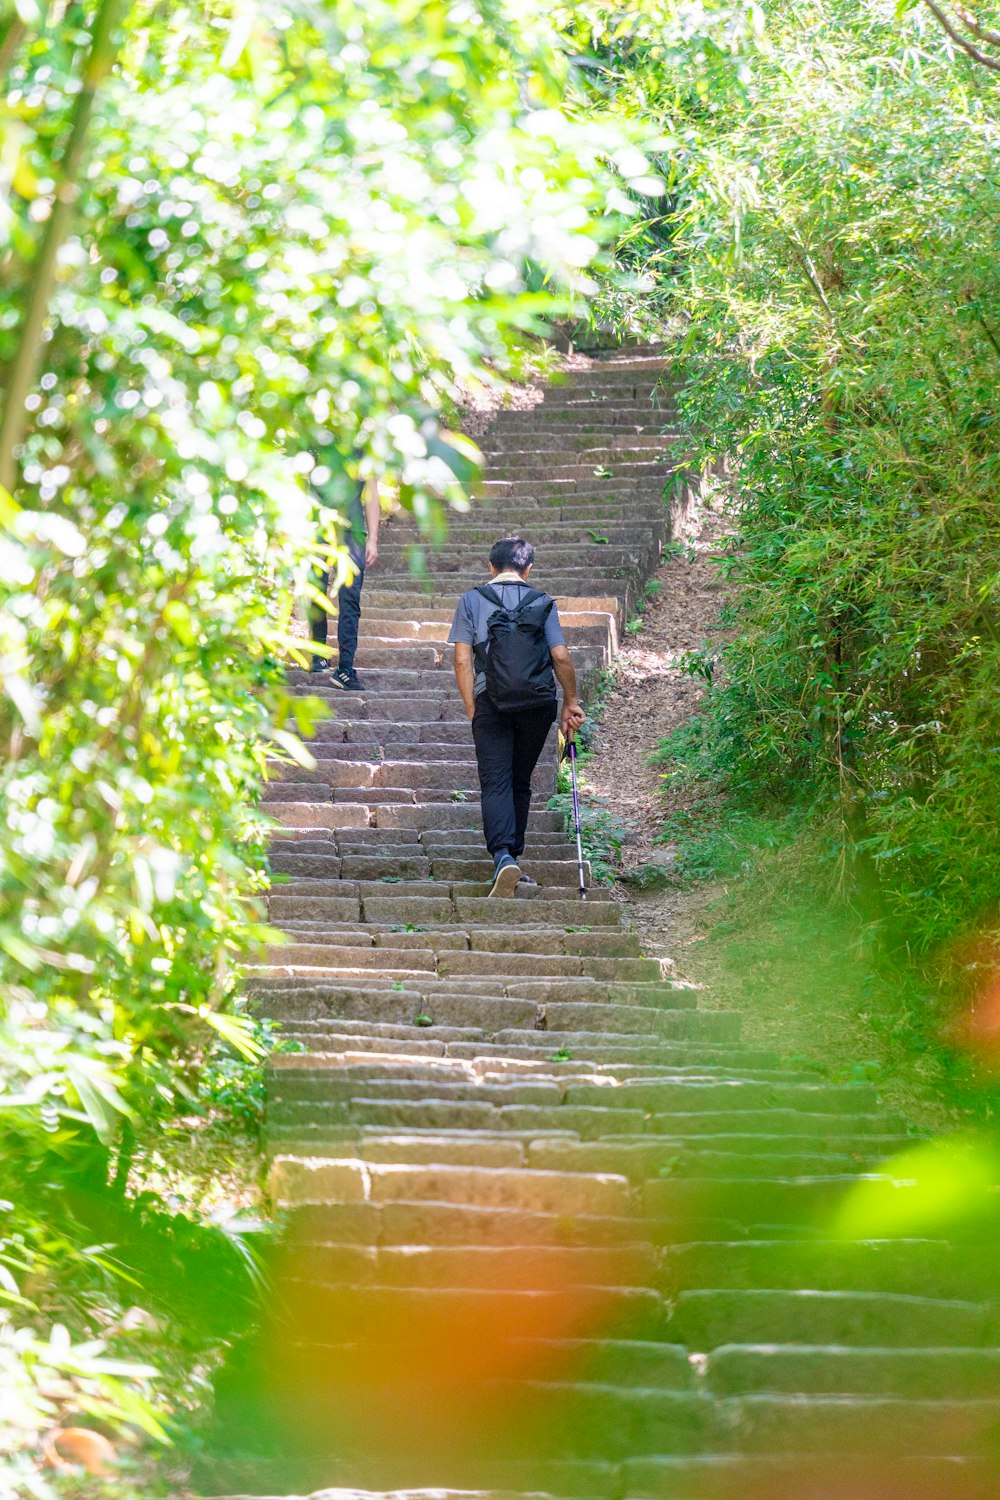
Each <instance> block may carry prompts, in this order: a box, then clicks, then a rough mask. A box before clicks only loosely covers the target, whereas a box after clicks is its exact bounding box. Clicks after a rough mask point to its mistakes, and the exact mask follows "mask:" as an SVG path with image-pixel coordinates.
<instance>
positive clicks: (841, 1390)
mask: <svg viewBox="0 0 1000 1500" xmlns="http://www.w3.org/2000/svg"><path fill="white" fill-rule="evenodd" d="M705 1373H706V1380H707V1384H708V1387H709V1389H710V1390H711V1391H712V1392H713V1394H715V1395H718V1396H737V1395H744V1394H751V1393H753V1394H764V1393H771V1394H773V1393H776V1392H786V1393H788V1394H796V1393H808V1394H811V1395H816V1394H827V1395H831V1396H834V1395H866V1396H887V1397H895V1398H897V1399H902V1398H905V1399H907V1400H917V1401H921V1400H936V1401H942V1400H948V1399H956V1398H957V1399H959V1400H967V1399H973V1400H975V1399H983V1400H991V1401H996V1400H997V1399H998V1396H1000V1349H995V1348H994V1349H977V1348H972V1349H845V1348H842V1347H841V1346H840V1345H837V1344H825V1345H818V1346H813V1347H804V1346H802V1345H796V1344H731V1345H729V1346H728V1347H724V1348H721V1349H716V1350H714V1351H713V1353H712V1354H711V1355H710V1356H709V1358H708V1360H707V1363H706V1367H705Z"/></svg>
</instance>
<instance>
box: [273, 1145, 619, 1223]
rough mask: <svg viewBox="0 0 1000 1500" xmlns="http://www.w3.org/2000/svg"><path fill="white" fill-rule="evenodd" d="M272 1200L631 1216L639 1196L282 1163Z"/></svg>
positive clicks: (516, 1180)
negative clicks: (449, 1205) (446, 1205)
mask: <svg viewBox="0 0 1000 1500" xmlns="http://www.w3.org/2000/svg"><path fill="white" fill-rule="evenodd" d="M271 1192H272V1194H273V1196H274V1198H275V1200H276V1201H277V1202H279V1203H282V1204H289V1203H316V1202H330V1201H336V1202H344V1203H398V1202H434V1203H454V1204H458V1205H463V1204H466V1203H475V1204H477V1205H478V1206H479V1207H493V1208H505V1209H512V1208H515V1209H516V1208H523V1209H529V1210H531V1211H532V1212H537V1213H546V1214H562V1213H566V1214H591V1215H598V1216H601V1215H608V1216H610V1217H621V1216H627V1215H628V1214H629V1212H630V1210H631V1207H632V1190H631V1187H630V1185H629V1183H628V1182H627V1180H626V1179H625V1178H624V1177H615V1176H612V1175H610V1174H596V1173H595V1174H593V1175H591V1176H586V1175H583V1174H580V1173H564V1172H530V1171H518V1172H509V1171H506V1170H504V1169H503V1168H485V1167H445V1166H434V1167H428V1166H415V1167H414V1166H405V1165H399V1164H397V1163H390V1164H384V1163H370V1162H364V1161H336V1160H333V1161H331V1160H318V1159H313V1160H308V1161H302V1160H300V1159H298V1158H295V1157H278V1158H277V1159H276V1160H275V1162H274V1164H273V1166H272V1169H271Z"/></svg>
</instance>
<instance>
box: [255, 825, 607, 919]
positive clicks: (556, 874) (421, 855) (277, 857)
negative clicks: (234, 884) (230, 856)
mask: <svg viewBox="0 0 1000 1500" xmlns="http://www.w3.org/2000/svg"><path fill="white" fill-rule="evenodd" d="M302 842H303V843H307V842H308V841H306V840H303V841H302ZM416 848H417V851H418V852H413V850H414V846H413V845H404V846H402V849H403V850H406V852H405V853H404V852H402V850H401V851H400V852H399V853H389V852H387V853H386V854H385V855H383V856H381V857H380V856H379V855H377V854H374V853H372V854H363V853H346V852H345V853H344V854H336V853H334V852H332V851H330V850H315V849H312V848H309V847H307V848H304V849H301V850H299V851H297V852H296V851H294V849H288V846H287V845H285V846H283V848H282V850H281V851H280V852H278V851H275V850H273V849H272V853H271V864H272V869H273V870H275V871H276V872H278V873H281V872H282V870H283V869H284V866H283V864H282V863H281V861H282V858H283V856H284V854H285V851H286V849H288V852H289V854H291V855H292V856H293V857H294V858H295V859H296V860H298V861H299V862H300V863H301V862H303V861H304V860H306V859H307V858H308V857H309V855H310V854H315V855H317V856H318V857H319V858H321V859H323V860H331V859H332V860H334V861H336V863H337V864H338V866H339V868H338V871H337V873H336V874H330V875H328V876H327V877H325V878H324V877H322V876H317V877H316V878H315V879H308V878H298V879H296V880H294V881H291V882H286V883H283V884H282V883H279V884H276V885H275V886H274V889H273V894H272V896H271V900H272V901H274V900H275V899H280V901H281V904H282V910H286V911H291V909H292V908H291V906H290V905H289V902H290V898H291V897H292V896H293V895H294V896H301V897H302V898H303V899H304V900H308V899H309V898H310V897H311V896H313V895H331V896H333V895H354V894H359V895H375V894H377V892H376V891H375V889H374V887H375V886H378V887H379V891H380V893H381V894H382V895H384V896H395V895H396V894H397V893H398V894H399V895H400V896H403V895H404V894H406V893H412V894H420V895H431V894H433V892H434V886H435V885H436V886H437V887H438V889H439V890H440V889H442V887H446V888H447V889H448V892H449V894H450V895H452V896H461V895H465V896H486V895H488V893H489V888H490V885H491V884H492V880H493V861H492V860H491V859H490V858H489V856H488V855H487V854H486V853H485V851H483V853H482V857H480V858H473V857H472V856H473V849H472V848H469V849H462V850H460V851H459V852H458V853H457V854H456V856H455V857H454V858H450V857H448V856H447V855H441V854H436V853H432V851H430V850H427V851H423V850H422V849H420V846H416ZM478 852H479V851H476V853H478ZM553 852H555V851H553ZM566 854H567V856H568V855H569V850H568V849H567V850H566ZM519 864H520V867H521V870H522V872H523V873H524V874H526V875H529V876H531V877H532V879H534V880H536V881H537V882H538V890H539V893H540V894H544V893H545V892H546V891H547V890H548V889H550V888H551V887H553V886H554V887H557V888H560V889H561V888H562V887H565V886H571V887H573V888H574V889H575V888H576V887H577V885H578V881H579V865H578V864H577V861H576V858H575V857H573V858H569V857H567V858H565V859H545V858H540V859H532V858H530V857H525V856H522V857H521V859H520V861H519ZM289 873H291V872H289ZM584 874H585V875H589V865H588V864H587V862H586V861H585V862H584ZM414 881H415V882H417V886H418V887H419V889H416V888H413V887H412V886H411V882H414ZM589 884H590V882H589V879H588V886H589ZM310 886H316V887H323V888H324V889H316V890H315V891H311V890H310V889H308V888H309V887H310ZM326 887H329V890H326V889H325V888H326ZM362 887H363V888H364V889H363V890H362ZM484 887H485V889H484ZM352 888H353V889H352ZM606 896H607V893H606V892H605V891H604V890H602V889H601V888H600V887H595V888H593V890H592V891H591V892H590V893H589V894H588V896H587V900H588V901H589V902H600V901H602V900H604V899H606ZM518 899H522V898H521V897H518ZM523 899H529V898H528V897H527V896H526V897H524V898H523ZM530 899H537V897H530Z"/></svg>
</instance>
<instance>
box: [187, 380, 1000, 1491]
mask: <svg viewBox="0 0 1000 1500" xmlns="http://www.w3.org/2000/svg"><path fill="white" fill-rule="evenodd" d="M672 420H673V418H672V413H671V408H670V400H669V394H668V393H667V390H666V386H665V384H664V372H663V368H662V364H661V361H660V359H659V358H658V357H657V356H656V355H655V354H654V353H651V352H639V353H626V354H615V355H612V356H608V357H603V358H596V359H593V360H591V361H587V362H585V361H579V360H577V361H575V362H573V364H572V365H571V366H569V367H568V368H567V370H566V371H565V373H564V374H563V376H562V378H561V379H560V380H559V381H558V383H554V384H553V385H552V386H551V387H550V388H548V389H547V390H546V391H545V394H544V399H543V400H542V401H541V403H540V404H539V405H537V406H535V407H533V408H531V409H529V410H526V411H516V412H515V411H511V412H504V413H502V414H500V415H499V416H498V417H497V418H496V419H495V421H494V423H493V425H492V427H491V430H490V433H489V435H488V438H487V441H486V445H485V447H486V452H487V457H488V466H487V470H486V477H485V482H484V486H483V490H484V494H483V498H482V501H481V503H479V504H478V505H477V506H476V507H475V508H474V509H473V510H472V512H471V513H470V514H468V515H467V516H464V517H456V518H453V519H452V523H451V530H450V534H449V539H448V542H447V545H446V546H445V547H444V548H443V549H441V550H439V551H437V552H433V551H427V553H426V576H425V579H424V581H423V582H422V583H416V584H415V583H414V581H413V578H412V575H411V572H410V558H411V555H412V553H411V549H412V548H413V547H414V546H415V545H417V543H418V538H417V536H416V533H415V531H414V530H413V528H412V523H411V522H409V521H408V520H406V519H400V518H396V519H394V520H393V521H392V522H391V523H390V524H389V525H388V527H387V530H386V535H385V537H384V544H383V548H382V557H381V560H380V563H379V567H378V571H377V572H376V571H374V570H373V572H372V574H371V576H370V578H369V581H368V583H367V584H366V588H365V595H364V606H365V607H364V614H363V618H362V645H361V651H360V654H359V659H358V670H359V673H360V675H361V676H362V678H363V680H364V681H365V683H366V685H367V688H368V690H367V691H366V692H365V693H364V694H363V695H357V696H354V695H351V696H347V695H343V694H340V693H332V692H331V694H330V696H331V698H334V699H335V700H336V701H335V702H334V705H333V706H334V709H335V712H336V717H335V718H333V719H332V720H331V721H329V722H328V723H325V724H324V725H322V726H321V728H320V730H319V732H318V734H317V737H316V741H315V744H314V750H315V753H316V756H317V766H316V770H315V771H314V772H312V773H309V774H308V775H307V774H306V773H303V772H301V771H299V770H297V769H296V770H294V771H293V772H291V773H290V775H291V776H293V777H294V778H295V779H288V780H284V781H280V782H276V783H273V784H272V785H271V787H270V790H269V797H270V798H271V802H270V811H271V812H272V813H273V814H275V815H276V817H277V818H278V819H279V820H280V821H281V822H282V823H283V824H284V831H283V833H282V834H281V835H280V836H278V837H277V838H276V839H275V841H274V848H273V865H274V869H275V870H276V871H277V872H279V873H281V874H283V875H285V876H286V877H288V880H287V883H285V884H280V885H277V886H276V887H275V889H274V893H273V895H272V897H271V911H272V920H273V921H274V922H275V923H276V924H277V925H279V926H281V927H283V928H284V930H285V931H286V933H287V934H288V936H289V939H290V941H289V944H288V945H287V946H285V947H283V948H280V949H277V950H275V951H274V952H273V953H272V954H271V955H269V961H268V962H267V964H266V965H263V966H262V967H261V968H259V969H257V970H256V971H254V972H253V974H252V979H251V983H252V988H253V991H254V993H255V995H256V997H257V1001H258V1004H259V1008H260V1010H261V1012H262V1013H264V1014H266V1015H268V1016H271V1017H273V1018H275V1019H276V1020H279V1021H281V1023H282V1025H283V1027H284V1029H285V1034H286V1035H288V1036H290V1037H293V1038H295V1039H297V1040H298V1041H300V1042H301V1043H302V1044H303V1046H304V1049H305V1050H303V1051H302V1052H301V1053H290V1054H283V1055H279V1056H277V1057H275V1058H274V1060H273V1061H272V1063H271V1065H270V1073H269V1083H268V1106H267V1115H268V1118H267V1138H268V1146H269V1151H270V1152H271V1154H272V1156H273V1168H272V1182H273V1187H274V1193H275V1196H276V1199H277V1201H278V1203H279V1204H280V1205H281V1208H282V1210H283V1213H284V1216H285V1227H284V1230H283V1234H282V1237H281V1242H280V1246H279V1249H278V1252H277V1258H276V1263H275V1264H274V1266H273V1267H272V1268H271V1273H272V1288H271V1293H270V1296H269V1300H268V1305H267V1310H266V1313H265V1318H264V1324H263V1327H262V1328H260V1329H258V1330H255V1331H254V1332H253V1333H252V1334H250V1335H248V1338H247V1340H246V1343H245V1345H244V1346H243V1347H241V1348H239V1349H237V1350H236V1351H234V1354H233V1356H232V1358H231V1360H230V1362H229V1365H228V1366H227V1368H226V1369H225V1370H224V1371H223V1373H222V1375H221V1377H220V1379H219V1381H218V1382H217V1393H216V1396H217V1402H216V1405H217V1411H216V1425H215V1430H214V1433H213V1437H212V1444H211V1451H210V1452H208V1453H206V1455H205V1457H204V1459H203V1461H202V1462H201V1464H200V1466H199V1472H198V1474H197V1476H196V1479H197V1483H198V1486H199V1489H200V1492H201V1493H202V1494H208V1495H220V1496H221V1495H226V1496H236V1495H239V1496H262V1495H268V1496H284V1495H291V1494H295V1495H306V1494H309V1493H313V1492H317V1491H326V1490H346V1491H350V1492H351V1493H355V1492H364V1493H369V1494H371V1493H379V1494H381V1493H384V1492H388V1491H406V1492H413V1491H418V1490H423V1491H433V1492H434V1493H435V1494H441V1493H451V1492H464V1491H476V1492H485V1493H489V1494H491V1495H494V1496H500V1495H505V1496H515V1495H529V1494H542V1493H545V1494H551V1495H555V1496H564V1497H567V1500H574V1497H591V1496H593V1497H601V1500H626V1497H632V1500H642V1497H647V1500H653V1497H658V1500H793V1497H794V1500H874V1497H875V1496H876V1495H877V1496H878V1500H931V1497H934V1500H952V1497H954V1500H986V1497H987V1496H994V1495H995V1494H996V1493H997V1492H998V1491H997V1489H996V1487H995V1485H994V1478H995V1473H996V1471H995V1469H994V1468H993V1466H992V1462H991V1458H990V1454H991V1449H992V1444H993V1439H994V1434H995V1429H996V1427H997V1424H998V1418H1000V1402H998V1390H1000V1384H998V1382H1000V1350H998V1349H997V1348H996V1347H995V1346H996V1345H997V1343H998V1342H1000V1314H998V1307H997V1302H996V1298H997V1275H996V1268H995V1264H994V1262H995V1259H996V1256H995V1251H994V1249H993V1246H992V1244H991V1243H990V1238H989V1236H988V1235H983V1236H980V1237H979V1238H978V1239H976V1240H975V1242H971V1243H968V1244H965V1245H956V1244H953V1243H950V1242H949V1241H947V1240H946V1239H943V1238H935V1237H934V1236H933V1235H932V1236H929V1237H926V1238H916V1237H911V1238H906V1239H892V1240H888V1239H882V1240H869V1241H866V1242H862V1243H858V1242H851V1243H848V1242H845V1241H844V1240H842V1239H838V1238H837V1237H835V1236H834V1234H833V1233H832V1230H831V1227H830V1226H831V1223H832V1220H833V1216H834V1214H835V1213H836V1211H837V1208H838V1205H839V1204H840V1203H841V1202H842V1200H843V1198H844V1195H845V1194H846V1193H847V1192H849V1191H850V1190H851V1188H852V1185H854V1184H855V1183H856V1181H857V1179H858V1178H859V1175H860V1174H865V1173H876V1172H877V1170H878V1163H879V1162H881V1161H883V1160H884V1159H885V1158H886V1157H887V1156H888V1155H890V1154H891V1153H893V1152H896V1151H898V1150H900V1149H903V1148H905V1147H906V1146H907V1145H908V1144H909V1145H912V1144H913V1142H912V1138H911V1137H909V1136H908V1133H907V1131H906V1129H905V1127H904V1125H903V1123H902V1122H901V1121H899V1120H897V1119H893V1118H891V1117H889V1116H888V1115H886V1114H885V1113H884V1112H883V1110H882V1109H880V1107H879V1103H878V1099H877V1097H876V1095H875V1092H874V1090H873V1089H872V1088H871V1087H870V1086H868V1085H865V1084H846V1083H831V1082H829V1081H827V1080H825V1079H824V1078H823V1077H821V1076H819V1075H818V1074H816V1073H814V1072H811V1071H809V1070H808V1069H805V1068H802V1067H793V1066H786V1065H783V1064H782V1063H781V1062H780V1060H779V1059H777V1058H776V1057H774V1056H772V1055H770V1054H767V1053H763V1052H759V1051H755V1050H753V1049H750V1048H747V1047H745V1046H743V1045H741V1042H740V1039H739V1018H738V1016H736V1015H735V1014H733V1013H730V1012H720V1011H713V1010H703V1009H699V1008H698V1007H697V1005H696V997H695V994H694V993H693V992H692V991H690V990H685V989H679V988H674V987H673V986H672V985H671V984H670V983H669V982H667V981H665V980H664V978H663V977H662V976H661V973H660V969H659V966H658V964H657V963H656V962H655V961H654V960H652V959H648V958H644V957H643V956H642V954H641V952H640V949H639V944H638V941H637V939H636V938H635V937H634V936H633V934H632V933H630V932H629V931H628V930H626V929H625V928H624V927H623V925H622V922H621V918H620V907H619V906H618V904H617V903H615V902H614V901H613V900H611V899H610V895H609V892H608V891H606V890H605V889H602V888H592V889H591V890H590V892H589V899H588V900H587V901H586V902H585V903H582V902H580V900H579V899H578V897H577V892H576V879H577V877H576V864H575V857H574V852H573V848H572V845H571V843H570V841H569V839H568V838H567V835H566V830H565V829H564V827H563V824H562V820H561V817H560V816H559V815H557V814H556V813H554V812H551V811H548V810H546V801H547V799H548V797H549V796H550V795H551V793H552V792H553V791H554V789H555V782H556V761H555V745H554V740H553V745H552V747H551V751H550V752H549V753H547V754H546V755H545V756H544V757H543V759H542V761H541V763H540V765H539V769H538V773H537V778H536V799H535V808H534V811H533V813H532V819H531V827H530V833H529V848H528V854H527V857H526V860H525V861H524V868H525V869H526V870H527V872H528V873H530V874H533V875H534V876H535V878H536V879H537V880H538V881H539V889H538V891H537V893H528V894H526V895H524V896H518V897H517V898H516V899H513V900H487V899H486V892H487V891H488V889H489V875H490V864H489V861H488V859H487V858H486V855H485V850H484V848H483V845H482V838H481V833H480V829H479V820H478V806H477V792H476V775H475V764H474V759H473V754H472V746H471V740H470V735H469V729H468V725H467V723H466V721H465V717H464V713H463V710H462V707H461V703H460V701H459V699H458V695H457V692H456V690H455V688H454V685H453V681H452V677H451V668H450V651H449V650H448V649H447V647H446V645H445V641H446V638H447V634H448V628H449V624H450V620H451V614H452V610H453V608H454V605H455V602H456V599H457V597H458V594H459V593H460V592H461V591H462V590H463V589H464V588H466V587H469V586H471V584H472V583H474V582H476V581H477V580H478V577H479V575H478V574H477V573H476V565H477V561H478V559H480V558H481V557H483V556H484V554H485V552H486V551H487V550H488V547H489V545H490V544H491V543H492V541H494V540H495V539H496V537H497V536H499V535H504V534H508V533H510V532H511V531H513V530H518V531H520V532H522V533H523V534H525V535H527V536H528V537H529V538H530V539H531V540H533V541H534V542H535V543H536V544H537V546H538V549H539V562H538V566H537V568H536V574H535V575H534V577H535V578H537V581H538V583H539V584H540V585H541V586H544V587H546V588H548V589H550V590H551V592H553V593H554V594H556V595H557V596H558V598H559V601H560V609H561V613H562V617H563V620H564V622H565V624H566V625H567V627H568V630H567V635H568V639H569V643H570V646H571V648H572V649H573V650H574V654H575V656H576V658H577V662H578V665H581V666H583V667H584V668H594V667H598V666H600V665H601V664H602V663H603V662H606V661H607V660H608V659H609V658H610V656H611V655H612V654H613V652H614V649H615V645H616V641H617V631H618V629H619V627H620V625H621V622H622V620H623V618H624V616H625V613H626V611H627V610H628V609H629V608H630V606H631V604H632V602H633V601H634V598H635V597H636V595H637V592H638V590H639V589H641V586H642V584H643V582H644V580H645V579H646V578H647V577H648V576H649V574H650V573H651V572H652V570H653V569H654V567H655V566H656V563H657V561H658V558H659V556H660V553H661V550H662V546H663V543H664V542H665V541H666V540H667V539H668V537H669V534H670V522H671V514H670V511H669V509H668V508H667V506H666V505H665V503H664V500H663V494H664V485H665V482H666V481H667V480H668V478H669V466H668V463H667V461H666V458H665V454H664V447H665V445H666V444H667V443H668V442H669V440H670V435H671V434H670V432H669V428H670V425H671V422H672ZM292 675H293V678H297V681H296V686H297V687H298V688H300V689H301V690H302V691H303V692H307V691H308V692H315V691H317V687H316V683H317V680H318V679H315V678H308V677H307V676H306V675H305V674H294V673H293V674H292ZM328 691H329V690H328ZM606 732H612V733H613V725H612V726H608V728H607V730H606ZM886 1191H887V1192H890V1193H893V1194H901V1195H905V1194H906V1193H907V1191H908V1189H907V1187H906V1186H905V1185H900V1186H899V1187H898V1188H893V1187H891V1186H890V1185H888V1184H887V1185H886ZM910 1191H912V1190H910ZM894 1201H895V1199H894ZM993 1222H995V1220H994V1221H993Z"/></svg>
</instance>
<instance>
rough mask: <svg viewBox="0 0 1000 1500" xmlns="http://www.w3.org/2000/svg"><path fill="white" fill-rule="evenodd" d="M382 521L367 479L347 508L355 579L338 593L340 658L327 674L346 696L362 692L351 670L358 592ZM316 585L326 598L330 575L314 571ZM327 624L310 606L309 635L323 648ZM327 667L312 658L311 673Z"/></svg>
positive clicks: (323, 614)
mask: <svg viewBox="0 0 1000 1500" xmlns="http://www.w3.org/2000/svg"><path fill="white" fill-rule="evenodd" d="M381 517H382V511H381V507H380V504H379V497H378V485H377V484H376V482H375V480H374V479H369V480H367V481H365V483H364V484H359V485H358V488H357V490H356V492H355V494H354V496H353V498H352V500H351V503H350V505H349V506H348V507H347V534H346V536H345V537H344V546H345V547H346V548H347V551H348V552H349V554H350V558H351V562H352V564H353V565H354V576H353V577H352V579H351V581H350V583H345V584H343V585H342V586H341V587H340V589H339V590H338V593H337V611H338V614H337V645H338V647H339V649H340V658H339V660H338V662H337V665H336V667H335V668H334V670H333V671H332V672H331V673H330V684H331V686H332V687H336V688H343V689H345V691H347V692H349V693H360V692H362V691H363V689H362V686H361V683H360V682H359V681H358V674H357V672H355V670H354V657H355V653H356V652H357V649H358V622H359V620H360V618H361V590H362V588H363V587H364V581H365V569H366V568H370V567H371V566H372V564H373V563H375V562H376V561H377V559H378V528H379V522H380V520H381ZM315 581H316V587H317V588H318V589H319V591H320V593H322V594H325V593H326V591H327V589H328V588H329V586H330V574H329V571H324V572H319V570H317V576H316V580H315ZM329 620H330V616H329V614H328V613H327V611H326V610H325V609H324V608H323V606H322V605H321V604H312V605H310V606H309V634H310V636H311V637H312V640H313V641H314V642H315V643H316V644H317V645H320V646H325V645H326V637H327V629H328V626H329ZM326 666H327V662H326V659H325V657H322V656H313V659H312V670H313V671H314V672H322V671H325V669H326Z"/></svg>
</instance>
